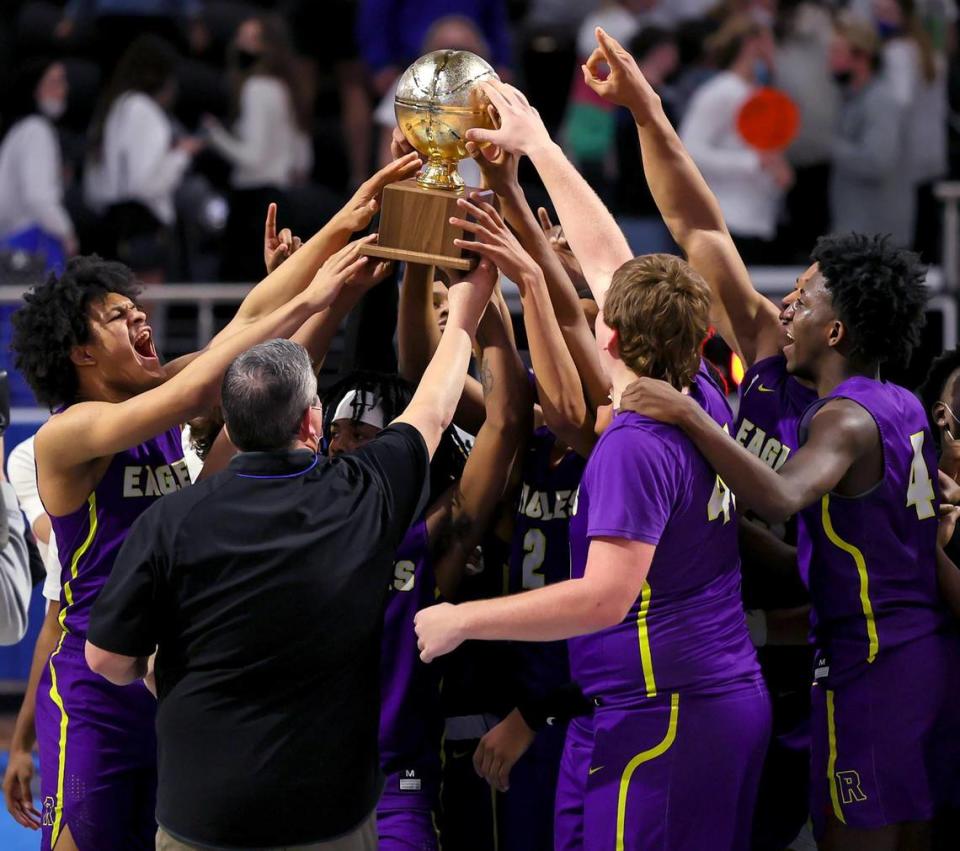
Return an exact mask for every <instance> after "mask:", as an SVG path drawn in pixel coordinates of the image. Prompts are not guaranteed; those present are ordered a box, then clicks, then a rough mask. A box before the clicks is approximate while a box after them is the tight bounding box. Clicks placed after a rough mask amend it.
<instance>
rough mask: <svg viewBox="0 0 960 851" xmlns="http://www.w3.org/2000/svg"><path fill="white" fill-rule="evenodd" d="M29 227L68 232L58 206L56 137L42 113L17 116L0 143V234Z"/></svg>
mask: <svg viewBox="0 0 960 851" xmlns="http://www.w3.org/2000/svg"><path fill="white" fill-rule="evenodd" d="M33 226H39V227H41V228H42V229H43V230H45V231H46V232H47V233H49V234H51V235H52V236H55V237H58V238H59V239H61V240H64V239H68V238H70V237H72V236H73V222H71V221H70V216H69V215H68V213H67V211H66V208H64V206H63V163H62V161H61V158H60V142H59V141H58V139H57V133H56V130H54V127H53V125H52V124H51V123H50V121H49V119H47V118H45V117H44V116H42V115H28V116H27V117H26V118H23V119H21V120H20V121H18V122H17V123H16V124H14V125H13V127H11V128H10V131H9V132H8V133H7V135H6V136H5V137H4V139H3V144H2V145H0V235H3V236H6V235H8V234H13V233H17V232H19V231H22V230H24V229H26V228H28V227H33Z"/></svg>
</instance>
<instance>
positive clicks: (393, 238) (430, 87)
mask: <svg viewBox="0 0 960 851" xmlns="http://www.w3.org/2000/svg"><path fill="white" fill-rule="evenodd" d="M491 79H492V80H496V79H497V75H496V72H494V70H493V68H491V67H490V66H489V65H488V64H487V63H486V62H484V60H483V59H481V58H480V57H479V56H476V55H475V54H473V53H470V52H468V51H466V50H435V51H434V52H433V53H428V54H426V56H421V57H420V58H419V59H418V60H417V61H416V62H414V63H413V64H412V65H411V66H410V67H409V68H407V70H406V71H405V72H404V73H403V76H401V77H400V82H399V83H398V85H397V96H396V101H395V109H396V114H397V124H398V125H399V126H400V129H401V130H402V131H403V135H404V136H405V137H406V138H407V141H408V142H410V144H411V145H412V146H413V147H414V148H415V149H416V150H417V151H418V152H419V153H420V154H421V155H422V156H423V157H425V159H426V162H425V163H424V165H423V168H421V169H420V172H419V173H418V174H417V176H416V177H415V178H410V179H408V180H402V181H399V182H397V183H392V184H390V185H389V186H386V187H385V188H384V190H383V201H382V205H381V212H380V233H379V239H378V242H377V243H376V244H375V245H367V246H364V248H363V249H361V250H362V252H363V253H364V254H369V255H371V256H374V257H385V258H388V259H390V260H403V261H406V262H408V263H421V264H425V265H436V266H444V267H446V268H448V269H460V270H467V269H470V268H472V267H473V266H474V265H476V258H475V257H470V256H469V255H468V256H464V255H463V250H462V249H460V248H457V247H456V246H455V245H454V244H453V241H454V240H455V239H470V235H469V234H465V233H464V232H463V230H461V229H460V228H457V227H454V226H453V225H451V224H450V221H449V220H450V217H451V216H460V215H462V213H461V212H460V211H459V210H458V209H457V199H458V198H463V197H464V195H466V194H469V193H470V192H477V191H480V192H483V193H484V194H486V195H488V196H490V197H488V198H484V200H489V201H491V203H493V201H494V199H493V197H492V195H493V193H491V192H489V190H480V189H478V188H477V187H468V186H465V185H464V183H463V179H462V178H461V177H460V175H459V174H458V173H457V163H458V162H459V161H460V160H462V159H464V158H465V157H467V156H469V154H468V153H467V149H466V147H465V142H466V133H467V130H469V129H470V128H472V127H486V128H491V127H493V120H492V118H491V117H490V113H489V110H488V106H489V103H490V102H489V100H488V99H487V97H486V95H485V94H484V92H483V88H482V87H481V85H480V83H481V82H483V81H484V80H491Z"/></svg>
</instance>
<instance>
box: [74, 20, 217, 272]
mask: <svg viewBox="0 0 960 851" xmlns="http://www.w3.org/2000/svg"><path fill="white" fill-rule="evenodd" d="M175 58H176V55H175V53H174V52H173V49H172V48H171V47H170V46H169V45H168V44H167V43H166V42H164V41H162V40H161V39H159V38H156V37H155V36H149V35H147V36H141V37H140V38H138V39H136V40H135V41H134V42H133V44H131V45H130V47H129V48H128V50H127V52H126V53H125V54H124V55H123V58H122V59H121V60H120V64H119V65H118V66H117V70H116V71H115V72H114V75H113V78H112V79H111V81H110V83H109V85H108V86H107V88H106V90H105V92H104V94H103V96H102V97H101V100H100V104H99V106H98V107H97V111H96V113H95V114H94V119H93V125H92V127H91V130H90V138H89V143H90V158H89V161H88V163H87V169H86V175H85V179H84V191H85V195H86V199H87V203H88V204H90V206H91V207H93V208H94V209H95V210H96V211H97V212H99V213H101V214H103V215H104V216H105V222H106V225H107V229H108V231H109V233H110V242H111V246H110V249H112V250H109V249H108V253H109V254H110V255H112V256H113V257H115V258H116V259H118V260H120V261H121V262H122V263H125V264H126V265H127V266H129V267H130V268H131V269H133V270H134V271H135V272H136V273H137V276H138V277H139V278H140V279H141V280H142V281H144V282H146V283H158V282H160V281H163V280H164V279H165V278H166V275H167V273H168V270H169V269H170V268H171V266H172V265H173V260H174V257H175V250H176V244H175V241H174V238H173V236H174V235H173V230H172V229H173V226H174V223H175V218H176V212H175V207H174V192H175V191H176V189H177V187H178V186H179V185H180V182H181V181H182V179H183V175H184V173H185V172H186V171H187V169H188V168H189V166H190V163H191V160H192V158H193V156H194V154H196V153H197V152H198V151H199V150H200V148H201V147H202V143H201V142H199V141H198V140H196V139H193V138H188V137H185V138H181V139H179V140H178V139H176V138H175V134H174V127H173V123H172V122H171V120H170V117H169V115H168V111H169V110H170V109H171V107H172V106H173V103H174V100H175V98H176V92H177V85H176V79H175V77H174V65H175Z"/></svg>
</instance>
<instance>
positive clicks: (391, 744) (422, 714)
mask: <svg viewBox="0 0 960 851" xmlns="http://www.w3.org/2000/svg"><path fill="white" fill-rule="evenodd" d="M436 602H437V590H436V579H435V578H434V574H433V566H432V565H431V564H430V557H429V541H428V538H427V524H426V523H425V522H424V521H423V520H418V521H417V522H416V523H415V524H414V525H413V526H411V527H410V528H409V529H408V530H407V534H406V535H405V536H404V539H403V542H402V543H401V544H400V547H399V549H398V550H397V555H396V559H395V561H394V565H393V579H392V580H391V582H390V585H389V587H388V590H387V608H386V613H385V615H384V623H383V643H382V647H381V651H380V701H381V705H380V763H381V765H382V766H383V768H384V771H385V772H386V774H387V775H388V780H387V788H386V789H385V790H384V800H386V799H388V798H389V797H390V795H391V793H397V792H403V793H417V792H422V793H425V794H435V793H436V791H437V785H438V778H439V772H440V739H441V735H442V732H443V716H442V713H441V710H440V675H441V669H440V667H439V666H438V665H425V664H424V663H423V662H421V661H420V651H419V650H418V649H417V635H416V633H415V632H414V629H413V618H414V616H415V615H416V613H417V612H418V611H420V609H423V608H426V607H427V606H432V605H433V604H434V603H436Z"/></svg>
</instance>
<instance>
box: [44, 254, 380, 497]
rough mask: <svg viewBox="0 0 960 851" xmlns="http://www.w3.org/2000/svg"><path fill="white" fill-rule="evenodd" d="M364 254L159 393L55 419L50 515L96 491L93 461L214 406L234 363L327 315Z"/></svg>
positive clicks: (76, 408) (48, 431)
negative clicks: (263, 344)
mask: <svg viewBox="0 0 960 851" xmlns="http://www.w3.org/2000/svg"><path fill="white" fill-rule="evenodd" d="M359 246H360V242H359V241H358V242H354V243H351V244H350V245H348V246H346V247H345V248H343V249H341V250H340V251H339V252H337V253H336V254H335V255H334V256H333V257H331V258H330V259H329V260H328V261H327V262H326V263H325V264H324V265H323V267H322V268H321V269H320V271H319V272H318V273H317V275H316V276H315V277H314V280H313V282H312V283H311V285H310V286H309V287H308V288H307V289H306V290H305V291H304V292H303V293H302V294H301V295H299V296H297V297H296V298H294V299H293V300H292V301H290V302H288V303H287V304H285V305H284V306H283V307H280V308H278V309H277V310H275V311H274V312H273V313H271V314H269V315H267V316H265V317H264V318H263V319H260V320H258V321H257V322H255V323H253V324H252V325H250V326H249V327H247V328H245V329H244V330H242V331H239V332H238V333H236V334H234V335H233V336H232V337H230V338H228V339H227V340H224V342H223V343H222V344H221V345H218V346H214V347H213V348H211V349H210V350H209V351H208V352H205V353H204V354H203V355H202V356H200V357H198V358H197V359H196V360H195V361H194V362H193V363H191V364H190V365H189V366H187V367H186V368H185V369H184V370H183V371H182V372H180V373H179V374H178V375H176V376H174V377H173V378H170V379H169V380H167V381H165V382H164V383H163V384H161V385H160V386H159V387H156V388H154V389H153V390H148V391H147V392H145V393H140V394H138V395H136V396H133V397H132V398H130V399H127V400H125V401H123V402H80V403H78V404H76V405H71V406H70V407H69V408H68V409H67V410H66V411H64V412H63V413H62V414H59V415H57V416H55V417H51V418H50V420H48V421H47V422H46V423H45V424H44V425H43V427H42V428H41V429H40V431H39V432H37V438H36V444H35V445H36V459H37V483H38V486H39V489H40V495H41V497H42V498H43V502H44V505H46V506H47V508H48V510H49V511H50V512H51V513H53V514H66V513H69V512H70V511H73V510H75V509H76V508H77V507H78V505H79V504H81V503H82V502H83V500H84V499H85V498H86V494H88V493H89V492H90V491H91V490H92V484H94V483H95V482H94V481H93V479H94V473H95V471H94V470H93V469H92V468H91V466H90V462H91V461H94V460H96V459H99V458H103V457H105V456H108V455H113V454H114V453H116V452H120V451H122V450H124V449H127V448H129V447H131V446H136V445H137V444H139V443H142V442H143V441H144V440H148V439H149V438H151V437H154V436H155V435H157V434H160V433H161V432H163V431H165V430H167V429H169V428H172V427H173V426H175V425H178V424H179V423H183V422H186V421H187V420H189V419H190V418H192V417H195V416H199V415H200V414H202V413H204V412H205V411H206V410H208V409H209V408H211V407H213V406H214V405H216V404H217V402H218V400H219V397H220V382H221V380H222V378H223V373H224V372H225V371H226V369H227V367H228V366H229V365H230V363H231V361H232V360H233V359H234V358H235V357H236V356H237V355H239V354H241V353H242V352H245V351H246V350H247V349H249V348H250V347H251V346H254V345H256V344H257V343H260V342H262V341H263V340H269V339H271V338H273V337H287V336H289V335H290V334H292V333H293V332H294V331H296V329H297V328H299V327H300V326H301V325H303V323H304V322H305V321H306V320H307V319H308V318H309V317H310V316H312V315H313V314H314V313H316V312H317V311H319V310H323V309H324V308H326V307H328V306H329V305H330V304H331V302H332V301H333V299H334V298H335V297H336V295H337V293H338V292H339V291H340V288H341V287H342V286H343V284H344V283H345V282H346V281H347V280H348V279H350V278H351V277H352V276H353V275H355V274H356V273H358V272H359V271H360V270H361V269H362V268H363V266H364V265H365V264H366V262H367V258H366V257H362V256H360V254H359ZM294 259H296V258H294ZM87 476H90V478H91V480H90V481H85V478H86V477H87Z"/></svg>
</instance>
